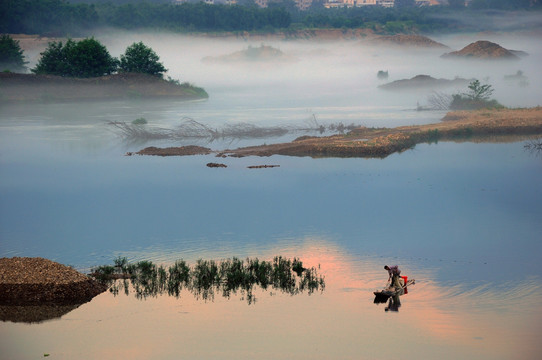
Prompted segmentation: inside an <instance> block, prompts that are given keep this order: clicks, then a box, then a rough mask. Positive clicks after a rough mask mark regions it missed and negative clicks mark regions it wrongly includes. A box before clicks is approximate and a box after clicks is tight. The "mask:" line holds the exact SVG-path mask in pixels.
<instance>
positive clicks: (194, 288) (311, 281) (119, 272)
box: [91, 256, 325, 304]
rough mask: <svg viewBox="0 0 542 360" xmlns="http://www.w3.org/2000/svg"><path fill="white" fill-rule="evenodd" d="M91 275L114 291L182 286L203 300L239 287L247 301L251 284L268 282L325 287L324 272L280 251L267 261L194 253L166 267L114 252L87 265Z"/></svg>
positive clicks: (173, 291)
mask: <svg viewBox="0 0 542 360" xmlns="http://www.w3.org/2000/svg"><path fill="white" fill-rule="evenodd" d="M91 276H93V277H94V278H96V279H97V280H99V281H101V282H104V283H106V284H107V285H108V286H109V287H110V291H111V292H112V293H113V294H115V295H118V294H119V293H120V292H124V293H125V294H126V295H128V294H129V293H130V291H134V293H135V296H136V297H137V298H138V299H145V298H147V297H149V296H156V295H161V294H165V293H167V294H168V295H170V296H174V297H176V298H180V297H181V292H182V290H183V289H186V290H188V291H189V292H191V293H192V294H193V295H194V296H195V297H196V298H197V299H203V300H205V301H207V300H211V301H212V300H214V297H215V294H217V293H218V294H221V295H222V296H223V297H225V298H230V296H231V295H232V294H237V293H240V294H241V295H243V297H244V298H245V299H246V300H247V302H248V303H249V304H252V303H254V302H255V301H256V297H255V296H254V289H256V288H261V289H263V290H267V289H269V288H271V289H273V290H279V291H281V292H283V293H287V294H290V295H296V294H299V293H302V292H307V293H308V294H312V293H313V292H314V291H318V290H320V291H323V290H324V288H325V282H324V277H323V276H321V275H319V274H318V272H317V269H316V268H315V267H312V268H305V267H303V263H302V262H301V260H299V259H297V258H294V259H293V260H290V259H286V258H283V257H281V256H276V257H275V258H274V259H273V261H261V260H259V259H257V258H254V259H251V258H247V259H246V260H240V259H238V258H235V257H234V258H232V259H227V260H223V261H220V262H217V261H214V260H202V259H200V260H197V262H196V264H195V265H194V266H192V267H191V266H190V265H188V264H187V263H186V262H185V261H184V260H178V261H176V262H175V264H174V265H172V266H170V267H168V268H165V267H163V266H157V265H155V264H153V263H152V262H150V261H140V262H137V263H134V264H128V261H127V259H126V258H120V257H119V258H117V259H115V264H114V265H113V266H110V265H108V266H100V267H98V268H95V269H93V271H92V274H91Z"/></svg>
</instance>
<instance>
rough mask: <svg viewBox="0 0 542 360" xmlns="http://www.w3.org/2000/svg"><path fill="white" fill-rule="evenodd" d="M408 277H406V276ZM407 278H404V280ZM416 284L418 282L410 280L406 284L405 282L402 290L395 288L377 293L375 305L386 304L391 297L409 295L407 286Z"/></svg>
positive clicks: (388, 288)
mask: <svg viewBox="0 0 542 360" xmlns="http://www.w3.org/2000/svg"><path fill="white" fill-rule="evenodd" d="M405 277H406V276H405ZM405 277H402V278H403V280H404V278H405ZM415 283H416V280H414V279H408V280H407V282H406V283H405V282H404V281H403V285H402V286H401V287H400V288H395V287H394V286H390V287H387V288H385V289H383V290H380V291H375V292H374V294H375V300H374V302H375V303H384V302H386V301H387V300H388V298H389V297H390V296H396V295H403V294H406V293H407V286H409V285H414V284H415Z"/></svg>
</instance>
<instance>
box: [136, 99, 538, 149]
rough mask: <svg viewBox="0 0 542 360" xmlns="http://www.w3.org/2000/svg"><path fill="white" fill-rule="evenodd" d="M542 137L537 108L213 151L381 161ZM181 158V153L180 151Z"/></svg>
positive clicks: (492, 111) (456, 113)
mask: <svg viewBox="0 0 542 360" xmlns="http://www.w3.org/2000/svg"><path fill="white" fill-rule="evenodd" d="M539 136H542V107H536V108H529V109H481V110H475V111H454V112H449V113H448V114H447V115H446V116H445V117H444V118H443V119H442V121H441V122H439V123H436V124H428V125H420V126H401V127H397V128H366V127H360V128H357V129H354V130H352V131H350V132H349V133H347V134H344V135H333V136H327V137H310V136H303V137H301V138H298V139H296V140H294V141H292V142H289V143H281V144H271V145H260V146H251V147H244V148H238V149H233V150H229V149H228V150H223V151H217V152H216V154H217V156H218V157H244V156H271V155H288V156H311V157H367V158H384V157H386V156H388V155H391V154H393V153H396V152H402V151H405V150H408V149H411V148H413V147H414V146H416V144H420V143H431V142H437V141H473V142H495V141H520V140H522V139H530V138H533V137H539ZM155 149H156V150H155V153H153V152H151V151H149V148H147V149H146V151H145V152H140V154H144V155H161V156H168V155H177V153H178V150H176V149H177V148H168V149H160V148H155ZM181 153H182V151H181Z"/></svg>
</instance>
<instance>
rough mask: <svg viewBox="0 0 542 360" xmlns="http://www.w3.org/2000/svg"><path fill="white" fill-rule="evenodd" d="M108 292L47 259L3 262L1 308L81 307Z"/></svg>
mask: <svg viewBox="0 0 542 360" xmlns="http://www.w3.org/2000/svg"><path fill="white" fill-rule="evenodd" d="M106 289H107V287H106V286H104V285H103V284H100V283H98V282H97V281H95V280H93V279H91V278H89V277H88V276H86V275H84V274H81V273H80V272H78V271H76V270H74V269H72V268H70V267H68V266H65V265H62V264H59V263H56V262H54V261H51V260H47V259H43V258H24V257H22V258H21V257H14V258H1V259H0V304H2V305H40V304H47V303H51V304H81V303H84V302H87V301H90V300H91V299H92V298H93V297H94V296H96V295H98V294H100V293H102V292H103V291H105V290H106Z"/></svg>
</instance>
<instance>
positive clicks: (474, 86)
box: [463, 80, 493, 101]
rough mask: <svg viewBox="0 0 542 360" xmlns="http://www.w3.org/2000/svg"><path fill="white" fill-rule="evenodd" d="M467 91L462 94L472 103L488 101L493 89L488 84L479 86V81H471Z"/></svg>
mask: <svg viewBox="0 0 542 360" xmlns="http://www.w3.org/2000/svg"><path fill="white" fill-rule="evenodd" d="M468 89H469V91H468V92H466V93H463V95H464V96H465V97H467V99H470V100H473V101H484V100H489V98H490V97H491V95H492V94H493V88H492V86H491V85H489V84H481V83H480V80H474V81H471V82H470V84H469V86H468Z"/></svg>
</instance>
